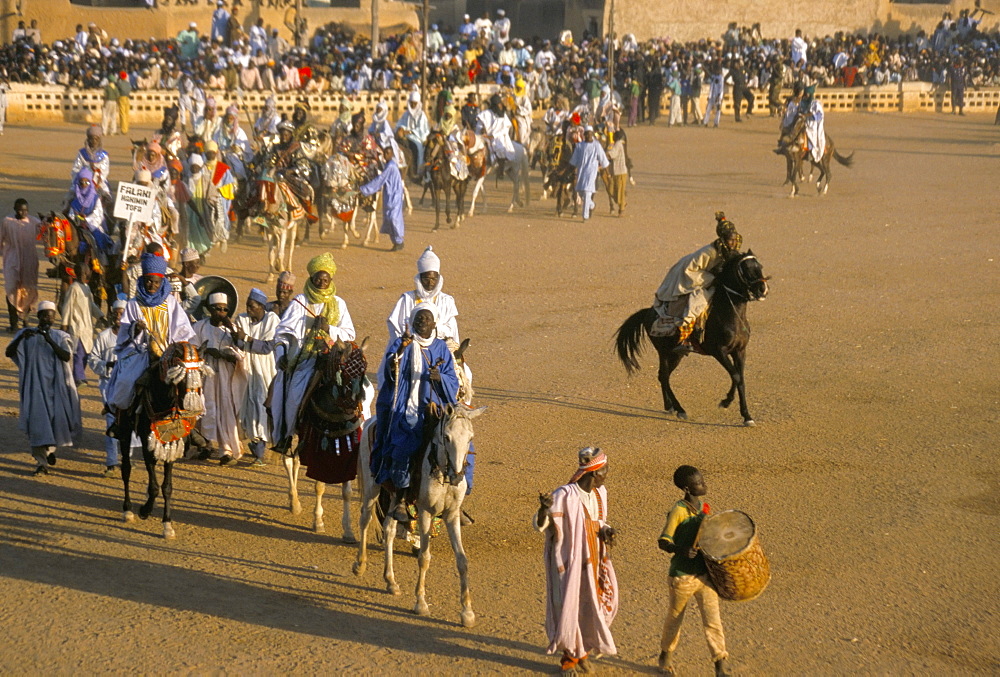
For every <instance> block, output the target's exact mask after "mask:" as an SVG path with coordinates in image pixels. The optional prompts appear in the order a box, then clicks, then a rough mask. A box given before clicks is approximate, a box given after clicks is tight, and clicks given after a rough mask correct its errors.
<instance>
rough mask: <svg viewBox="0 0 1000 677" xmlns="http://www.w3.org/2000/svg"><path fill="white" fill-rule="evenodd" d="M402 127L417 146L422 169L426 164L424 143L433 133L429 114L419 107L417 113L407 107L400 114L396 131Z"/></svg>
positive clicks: (419, 167) (418, 160) (408, 138)
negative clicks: (428, 119) (428, 117)
mask: <svg viewBox="0 0 1000 677" xmlns="http://www.w3.org/2000/svg"><path fill="white" fill-rule="evenodd" d="M400 129H405V130H406V139H407V140H408V141H411V142H412V143H413V145H415V146H416V147H417V158H416V160H417V168H418V169H422V168H423V166H424V144H425V143H427V135H428V134H430V133H431V126H430V123H428V122H427V115H426V114H425V113H424V112H423V111H422V110H420V109H419V108H418V109H417V112H416V113H413V112H411V111H410V110H409V108H407V109H406V111H405V112H404V113H403V114H402V115H401V116H399V121H398V122H397V123H396V131H399V130H400Z"/></svg>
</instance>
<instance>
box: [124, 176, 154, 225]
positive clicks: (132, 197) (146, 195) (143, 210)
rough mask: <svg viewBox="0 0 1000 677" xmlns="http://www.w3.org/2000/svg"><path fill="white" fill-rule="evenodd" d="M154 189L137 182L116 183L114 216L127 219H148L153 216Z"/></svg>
mask: <svg viewBox="0 0 1000 677" xmlns="http://www.w3.org/2000/svg"><path fill="white" fill-rule="evenodd" d="M155 200H156V189H154V188H152V187H151V186H140V185H139V184H138V183H125V182H124V181H120V182H119V183H118V194H117V195H115V218H116V219H128V220H129V221H149V220H150V219H151V218H153V202H154V201H155Z"/></svg>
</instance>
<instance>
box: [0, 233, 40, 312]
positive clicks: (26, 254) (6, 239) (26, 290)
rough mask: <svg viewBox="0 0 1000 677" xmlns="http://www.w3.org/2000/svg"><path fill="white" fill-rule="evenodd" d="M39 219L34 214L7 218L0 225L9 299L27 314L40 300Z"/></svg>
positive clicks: (6, 289) (5, 285) (9, 301)
mask: <svg viewBox="0 0 1000 677" xmlns="http://www.w3.org/2000/svg"><path fill="white" fill-rule="evenodd" d="M40 223H41V222H40V221H39V220H38V219H36V218H35V217H34V216H30V215H29V216H26V217H25V218H24V219H18V218H16V217H14V216H8V217H6V218H4V220H3V224H2V225H0V256H3V282H4V293H5V294H6V295H7V302H8V303H9V304H10V305H12V306H14V308H16V309H17V311H18V312H19V313H22V314H27V313H29V312H30V311H31V309H32V307H33V306H34V305H35V301H36V300H37V299H38V252H37V251H36V249H35V242H36V239H37V237H38V226H39V225H40Z"/></svg>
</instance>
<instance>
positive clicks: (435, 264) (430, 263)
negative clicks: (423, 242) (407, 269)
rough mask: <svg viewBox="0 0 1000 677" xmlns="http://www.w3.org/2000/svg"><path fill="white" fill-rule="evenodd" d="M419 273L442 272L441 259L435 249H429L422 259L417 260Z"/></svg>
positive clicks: (425, 251) (421, 256) (422, 255)
mask: <svg viewBox="0 0 1000 677" xmlns="http://www.w3.org/2000/svg"><path fill="white" fill-rule="evenodd" d="M417 272H418V273H421V274H422V273H430V272H434V273H440V272H441V259H440V258H438V255H437V254H435V253H434V248H433V247H427V249H425V250H424V253H423V254H421V255H420V258H419V259H417Z"/></svg>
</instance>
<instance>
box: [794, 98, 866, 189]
mask: <svg viewBox="0 0 1000 677" xmlns="http://www.w3.org/2000/svg"><path fill="white" fill-rule="evenodd" d="M774 152H775V153H776V154H777V155H784V156H785V159H786V177H785V184H788V183H791V184H792V192H791V195H789V197H795V196H796V195H798V194H799V178H801V176H802V161H803V160H805V159H806V158H808V159H809V163H810V165H811V168H810V171H809V175H810V177H811V176H812V168H815V169H818V170H819V178H817V179H816V193H817V194H819V195H826V192H827V191H828V190H829V189H830V168H831V164H830V160H831V158H832V159H834V160H836V161H837V162H839V163H840V164H842V165H843V166H845V167H847V168H848V169H849V168H850V167H851V166H852V165H853V164H854V153H851V154H850V155H848V156H846V157H845V156H843V155H841V154H840V153H838V152H837V150H836V148H835V147H834V145H833V139H831V138H830V136H829V135H827V136H826V149H825V150H824V151H823V156H822V157H821V158H820V160H819V162H817V161H816V160H815V159H814V158H813V154H812V151H811V150H809V142H808V139H807V138H806V119H805V117H804V116H802V115H799V116H798V117H797V118H796V119H795V122H794V123H792V125H791V126H790V127H788V128H786V129H784V130H782V134H781V138H780V139H779V140H778V148H776V149H775V151H774Z"/></svg>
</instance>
